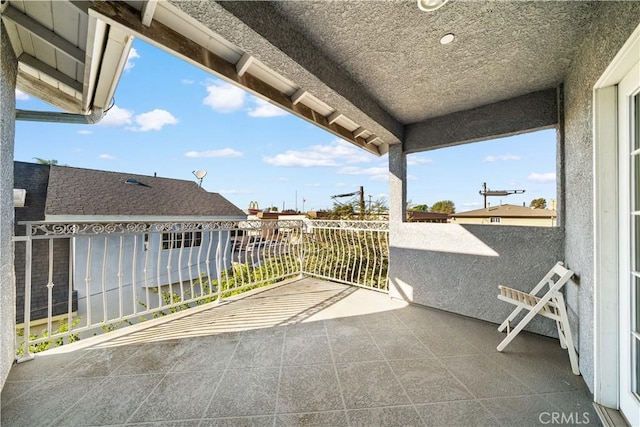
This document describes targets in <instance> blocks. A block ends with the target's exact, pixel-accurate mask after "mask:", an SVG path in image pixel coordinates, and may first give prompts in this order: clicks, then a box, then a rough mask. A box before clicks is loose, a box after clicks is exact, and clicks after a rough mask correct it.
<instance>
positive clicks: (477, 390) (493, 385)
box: [440, 355, 533, 398]
mask: <svg viewBox="0 0 640 427" xmlns="http://www.w3.org/2000/svg"><path fill="white" fill-rule="evenodd" d="M440 360H441V361H442V363H444V365H445V366H446V368H447V369H448V370H449V371H450V372H451V373H452V374H453V376H455V377H456V378H457V379H458V380H460V382H461V383H462V384H464V386H465V387H466V388H467V389H468V390H469V391H470V392H471V393H472V394H473V396H474V397H476V398H483V397H500V396H519V395H524V394H532V393H533V392H532V391H531V389H529V388H528V387H526V386H525V385H524V384H523V383H521V382H520V381H519V380H517V379H516V378H514V377H512V376H511V375H509V374H508V373H507V372H506V371H504V370H503V369H501V368H500V367H498V365H496V364H495V362H493V361H491V360H489V359H488V358H487V357H486V356H484V355H475V356H459V357H443V358H441V359H440Z"/></svg>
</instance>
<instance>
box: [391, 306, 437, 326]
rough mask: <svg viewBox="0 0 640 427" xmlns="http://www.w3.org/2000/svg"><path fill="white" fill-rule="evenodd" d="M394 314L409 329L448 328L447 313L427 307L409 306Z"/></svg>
mask: <svg viewBox="0 0 640 427" xmlns="http://www.w3.org/2000/svg"><path fill="white" fill-rule="evenodd" d="M393 314H394V315H395V316H396V317H397V318H398V319H399V320H400V321H401V322H402V323H404V325H405V327H406V328H407V329H412V330H421V329H438V328H443V327H446V326H447V323H446V321H447V313H444V312H442V311H439V310H435V309H431V308H427V307H419V306H415V305H409V306H407V307H404V308H401V309H398V310H394V311H393Z"/></svg>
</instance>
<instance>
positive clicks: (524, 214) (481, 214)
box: [451, 205, 558, 218]
mask: <svg viewBox="0 0 640 427" xmlns="http://www.w3.org/2000/svg"><path fill="white" fill-rule="evenodd" d="M557 215H558V214H557V213H556V211H553V210H550V209H534V208H530V207H526V206H518V205H500V206H489V207H488V208H486V209H476V210H472V211H466V212H458V213H455V214H451V217H453V218H490V217H502V218H554V217H556V216H557Z"/></svg>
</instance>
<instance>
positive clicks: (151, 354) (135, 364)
mask: <svg viewBox="0 0 640 427" xmlns="http://www.w3.org/2000/svg"><path fill="white" fill-rule="evenodd" d="M190 345H191V344H190V343H189V340H186V339H184V340H168V341H159V342H152V343H147V344H144V345H143V346H142V347H141V348H139V349H138V351H136V352H135V353H134V354H133V355H132V356H131V357H129V359H127V361H125V362H124V363H123V364H122V365H120V367H119V368H117V369H116V370H115V371H114V372H113V373H112V374H111V375H133V374H150V373H164V372H167V371H168V370H169V369H171V367H172V366H173V365H175V364H176V363H177V362H178V361H180V360H181V358H182V356H183V355H184V354H185V353H186V352H187V350H188V349H189V346H190Z"/></svg>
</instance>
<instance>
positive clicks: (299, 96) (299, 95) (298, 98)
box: [291, 88, 307, 105]
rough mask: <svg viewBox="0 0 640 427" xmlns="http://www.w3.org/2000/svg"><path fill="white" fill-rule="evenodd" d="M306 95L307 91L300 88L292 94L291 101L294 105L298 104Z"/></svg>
mask: <svg viewBox="0 0 640 427" xmlns="http://www.w3.org/2000/svg"><path fill="white" fill-rule="evenodd" d="M306 95H307V91H306V90H304V89H302V88H300V89H298V90H297V91H296V93H294V94H293V95H292V96H291V102H292V103H293V105H296V104H297V103H298V102H300V101H302V98H304V97H305V96H306Z"/></svg>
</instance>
